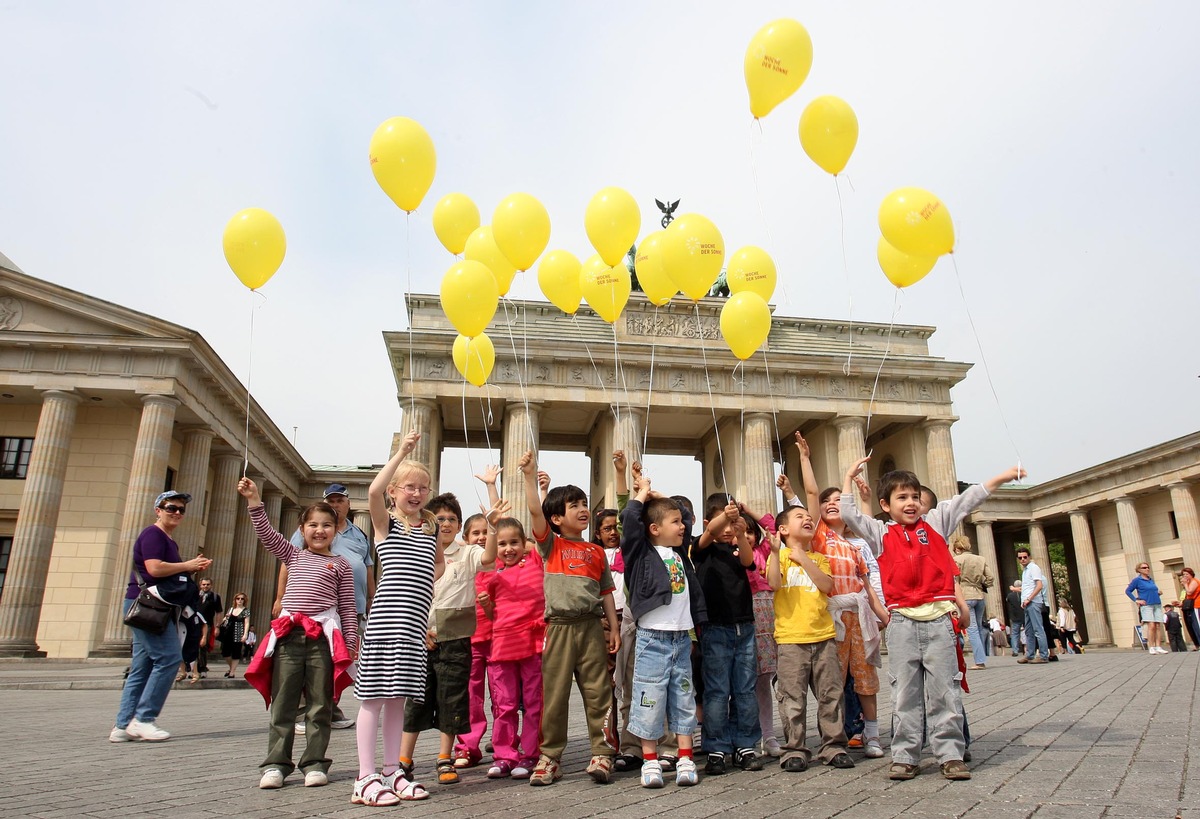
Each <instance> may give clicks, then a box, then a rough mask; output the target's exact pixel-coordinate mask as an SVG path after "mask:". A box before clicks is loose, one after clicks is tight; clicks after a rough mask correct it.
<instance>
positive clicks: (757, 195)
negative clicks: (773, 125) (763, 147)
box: [750, 119, 791, 305]
mask: <svg viewBox="0 0 1200 819" xmlns="http://www.w3.org/2000/svg"><path fill="white" fill-rule="evenodd" d="M755 125H757V126H758V136H759V138H761V137H762V135H763V130H762V121H761V120H758V119H756V120H754V121H753V122H751V123H750V175H751V177H753V179H754V200H755V202H756V203H757V204H758V216H759V218H760V219H762V223H763V227H764V228H765V229H766V231H767V247H768V249H773V248H774V247H775V238H774V237H773V236H772V235H771V224H770V222H768V221H767V212H766V210H764V209H763V202H762V191H761V190H759V187H758V152H757V151H755V150H754V126H755ZM779 288H780V289H781V290H783V303H784V304H788V305H790V304H791V300H790V299H789V298H788V291H787V282H786V281H785V280H784V279H782V278H781V279H780V280H779Z"/></svg>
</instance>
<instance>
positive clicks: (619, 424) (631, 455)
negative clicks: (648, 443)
mask: <svg viewBox="0 0 1200 819" xmlns="http://www.w3.org/2000/svg"><path fill="white" fill-rule="evenodd" d="M645 429H646V411H645V410H644V409H639V408H638V407H626V408H625V409H623V410H621V415H620V417H619V418H617V419H616V429H615V431H614V433H613V443H614V444H615V446H614V447H613V449H623V450H625V460H627V461H628V462H629V465H630V466H632V465H633V462H634V461H640V460H641V459H642V454H643V453H642V435H643V433H644V432H645ZM606 454H607V455H608V456H609V458H611V456H612V453H611V452H609V453H606ZM605 462H606V463H610V464H611V463H612V461H611V460H608V459H606V461H605ZM610 471H611V469H610Z"/></svg>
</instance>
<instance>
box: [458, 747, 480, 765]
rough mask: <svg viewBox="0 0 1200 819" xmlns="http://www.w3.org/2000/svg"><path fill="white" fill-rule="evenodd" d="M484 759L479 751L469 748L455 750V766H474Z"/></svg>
mask: <svg viewBox="0 0 1200 819" xmlns="http://www.w3.org/2000/svg"><path fill="white" fill-rule="evenodd" d="M482 759H483V755H482V754H480V753H479V752H478V751H475V752H472V751H470V750H468V749H467V748H459V749H458V750H457V751H455V752H454V767H455V768H474V767H475V766H476V765H478V764H479V762H480V760H482Z"/></svg>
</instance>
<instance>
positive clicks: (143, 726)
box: [110, 719, 171, 742]
mask: <svg viewBox="0 0 1200 819" xmlns="http://www.w3.org/2000/svg"><path fill="white" fill-rule="evenodd" d="M125 733H127V734H129V736H130V737H132V738H133V739H142V740H145V741H146V742H162V741H163V740H164V739H170V738H171V735H170V734H169V733H168V732H166V731H164V730H163V729H161V728H159V727H158V726H157V725H155V724H154V723H153V722H138V721H137V720H136V719H134V720H130V721H129V725H128V726H126V728H125ZM110 739H111V737H110Z"/></svg>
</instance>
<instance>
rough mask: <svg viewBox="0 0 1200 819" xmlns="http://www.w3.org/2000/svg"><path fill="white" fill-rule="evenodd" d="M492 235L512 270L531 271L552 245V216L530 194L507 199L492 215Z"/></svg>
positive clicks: (518, 194) (513, 195) (515, 195)
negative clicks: (539, 257)
mask: <svg viewBox="0 0 1200 819" xmlns="http://www.w3.org/2000/svg"><path fill="white" fill-rule="evenodd" d="M492 236H493V238H495V240H496V246H497V247H498V248H500V252H501V253H503V254H504V258H506V259H508V261H509V262H510V263H512V265H513V267H515V268H516V269H517V270H528V269H529V268H531V267H533V263H534V262H536V261H537V258H538V256H541V255H542V251H543V250H545V249H546V245H548V244H549V243H550V214H549V213H547V212H546V208H545V207H543V206H542V203H541V202H539V201H538V200H537V198H536V197H533V196H530V195H529V194H527V193H514V194H512V195H511V196H506V197H504V199H503V200H501V202H500V204H499V205H497V206H496V212H495V213H493V214H492Z"/></svg>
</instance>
